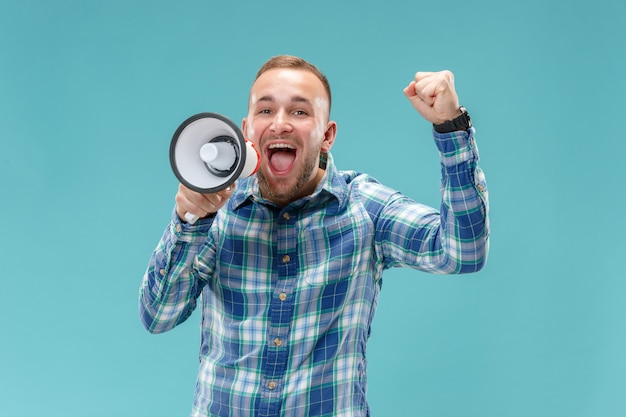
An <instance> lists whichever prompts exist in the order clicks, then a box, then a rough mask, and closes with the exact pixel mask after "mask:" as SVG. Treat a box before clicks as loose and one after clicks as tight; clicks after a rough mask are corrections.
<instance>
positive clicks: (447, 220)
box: [434, 128, 489, 273]
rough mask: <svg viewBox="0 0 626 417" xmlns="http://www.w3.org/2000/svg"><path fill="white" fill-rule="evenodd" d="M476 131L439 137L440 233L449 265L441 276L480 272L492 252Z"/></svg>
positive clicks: (487, 205) (485, 190) (436, 136)
mask: <svg viewBox="0 0 626 417" xmlns="http://www.w3.org/2000/svg"><path fill="white" fill-rule="evenodd" d="M474 134H475V130H474V128H471V129H469V130H468V131H467V132H453V133H447V134H438V133H436V132H435V133H434V135H435V142H436V143H437V148H438V149H439V151H440V155H441V166H442V178H441V193H442V205H441V212H440V218H441V225H440V228H439V230H438V234H439V238H440V239H441V245H442V250H443V253H444V254H445V260H446V265H445V266H444V267H443V268H442V270H441V272H444V273H467V272H475V271H478V270H480V269H481V268H482V267H483V266H484V264H485V261H486V259H487V254H488V250H489V244H488V237H489V218H488V208H489V200H488V194H487V183H486V181H485V175H484V173H483V171H482V170H481V169H480V167H479V166H478V160H479V155H478V148H477V146H476V142H475V140H474Z"/></svg>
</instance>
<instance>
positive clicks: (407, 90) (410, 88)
mask: <svg viewBox="0 0 626 417" xmlns="http://www.w3.org/2000/svg"><path fill="white" fill-rule="evenodd" d="M403 91H404V95H405V96H406V97H407V98H408V99H409V100H410V99H411V97H415V95H416V94H417V93H416V92H415V81H411V82H410V83H409V85H407V86H406V87H404V90H403Z"/></svg>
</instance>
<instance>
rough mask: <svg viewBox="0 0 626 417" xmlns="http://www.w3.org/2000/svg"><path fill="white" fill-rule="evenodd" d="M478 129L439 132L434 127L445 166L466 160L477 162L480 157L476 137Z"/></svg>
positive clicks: (436, 142) (434, 135) (434, 133)
mask: <svg viewBox="0 0 626 417" xmlns="http://www.w3.org/2000/svg"><path fill="white" fill-rule="evenodd" d="M475 133H476V130H475V129H474V127H470V128H469V129H468V130H464V131H458V132H449V133H438V132H436V131H435V130H434V129H433V138H434V139H435V144H436V145H437V149H439V154H440V156H441V163H442V164H443V165H444V166H450V167H451V166H454V165H459V164H462V163H465V162H468V161H469V162H476V161H478V159H479V155H478V147H477V146H476V141H475V139H474V134H475Z"/></svg>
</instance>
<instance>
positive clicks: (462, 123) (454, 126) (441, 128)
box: [433, 107, 472, 133]
mask: <svg viewBox="0 0 626 417" xmlns="http://www.w3.org/2000/svg"><path fill="white" fill-rule="evenodd" d="M459 110H461V115H460V116H459V117H456V118H454V119H452V120H448V121H446V122H443V123H441V124H437V125H436V124H433V128H434V129H435V132H437V133H450V132H457V131H459V130H467V129H469V128H470V127H472V120H471V119H470V116H469V114H468V113H467V110H466V109H465V107H461V108H460V109H459Z"/></svg>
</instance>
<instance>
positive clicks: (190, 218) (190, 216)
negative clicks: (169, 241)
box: [185, 212, 199, 224]
mask: <svg viewBox="0 0 626 417" xmlns="http://www.w3.org/2000/svg"><path fill="white" fill-rule="evenodd" d="M198 219H199V217H198V216H196V215H195V214H192V213H189V212H187V213H185V220H187V223H189V224H194V223H195V222H197V221H198Z"/></svg>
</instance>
